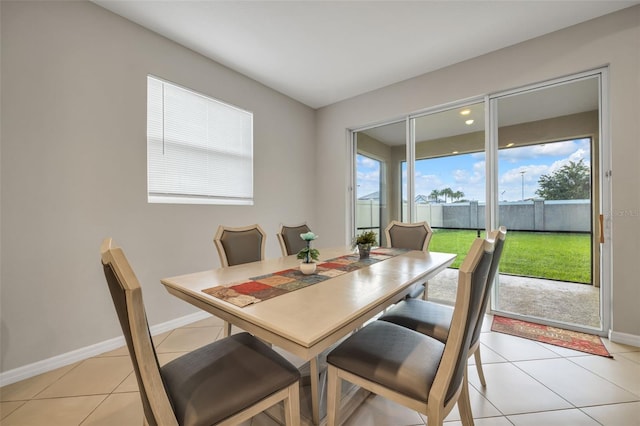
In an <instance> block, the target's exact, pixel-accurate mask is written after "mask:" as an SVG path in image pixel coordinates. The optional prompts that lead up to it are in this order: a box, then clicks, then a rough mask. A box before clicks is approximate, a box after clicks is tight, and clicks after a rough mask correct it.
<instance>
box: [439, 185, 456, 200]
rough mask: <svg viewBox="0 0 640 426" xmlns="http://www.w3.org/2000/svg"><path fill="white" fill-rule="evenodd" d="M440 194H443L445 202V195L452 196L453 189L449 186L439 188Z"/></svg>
mask: <svg viewBox="0 0 640 426" xmlns="http://www.w3.org/2000/svg"><path fill="white" fill-rule="evenodd" d="M440 195H444V202H445V203H446V202H447V196H449V198H453V189H451V188H445V189H442V190H440Z"/></svg>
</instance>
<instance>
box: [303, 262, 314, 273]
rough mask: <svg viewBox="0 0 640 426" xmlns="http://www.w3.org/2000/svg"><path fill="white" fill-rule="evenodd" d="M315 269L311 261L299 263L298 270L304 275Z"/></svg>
mask: <svg viewBox="0 0 640 426" xmlns="http://www.w3.org/2000/svg"><path fill="white" fill-rule="evenodd" d="M315 271H316V264H315V262H311V263H304V262H303V263H301V264H300V272H302V273H303V274H305V275H309V274H313V273H314V272H315Z"/></svg>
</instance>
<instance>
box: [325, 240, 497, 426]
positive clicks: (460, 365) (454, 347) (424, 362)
mask: <svg viewBox="0 0 640 426" xmlns="http://www.w3.org/2000/svg"><path fill="white" fill-rule="evenodd" d="M493 250H494V247H493V243H492V242H491V241H489V240H484V239H480V238H478V239H476V240H475V241H474V242H473V244H472V246H471V249H470V250H469V253H468V254H467V257H466V258H465V260H464V262H463V263H462V265H461V266H460V270H459V272H458V289H457V296H456V304H455V307H454V311H453V312H454V313H453V320H452V323H451V331H450V333H449V338H448V339H447V343H446V344H444V343H442V342H440V341H439V340H437V339H434V338H433V337H430V336H426V335H424V334H422V333H418V332H416V331H414V330H410V329H408V328H406V327H402V326H399V325H397V324H393V323H391V322H387V321H374V322H372V323H370V324H368V325H366V326H365V327H364V328H362V329H361V330H359V331H357V332H356V333H354V334H353V335H351V336H350V337H349V338H347V339H346V340H345V341H343V342H342V343H340V344H339V345H338V346H337V347H336V348H335V349H334V350H333V351H331V352H330V353H329V355H328V356H327V363H328V384H327V390H328V394H327V415H328V423H327V424H328V426H334V425H337V424H339V421H338V418H337V417H338V411H339V407H340V391H341V385H342V383H341V381H342V380H346V381H348V382H351V383H353V384H355V385H357V386H360V387H363V388H365V389H367V390H369V391H371V392H373V393H376V394H378V395H380V396H382V397H385V398H388V399H390V400H392V401H395V402H396V403H399V404H401V405H404V406H406V407H408V408H410V409H413V410H416V411H419V412H420V413H422V414H425V415H426V416H427V422H428V424H429V425H431V426H435V425H440V426H441V425H442V424H443V421H444V418H445V417H446V416H447V414H448V413H449V412H450V411H451V410H452V409H453V407H454V405H455V404H456V402H457V403H458V408H459V410H460V416H461V420H462V424H463V425H465V426H468V425H473V415H472V413H471V405H470V402H469V389H468V383H467V380H466V377H467V375H466V374H465V371H466V366H467V353H468V351H469V342H470V341H471V337H472V334H473V330H474V327H475V324H476V323H477V319H478V315H479V313H480V304H481V303H480V302H481V300H482V296H483V294H484V288H485V285H486V282H487V275H488V273H489V268H490V266H491V259H492V258H493Z"/></svg>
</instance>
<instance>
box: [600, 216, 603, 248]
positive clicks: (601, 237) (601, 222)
mask: <svg viewBox="0 0 640 426" xmlns="http://www.w3.org/2000/svg"><path fill="white" fill-rule="evenodd" d="M599 222H600V244H604V215H603V214H601V215H600V217H599Z"/></svg>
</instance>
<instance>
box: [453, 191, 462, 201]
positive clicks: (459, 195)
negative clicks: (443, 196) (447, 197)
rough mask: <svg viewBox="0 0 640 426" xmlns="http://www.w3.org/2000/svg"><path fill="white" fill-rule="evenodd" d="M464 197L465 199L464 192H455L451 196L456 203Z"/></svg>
mask: <svg viewBox="0 0 640 426" xmlns="http://www.w3.org/2000/svg"><path fill="white" fill-rule="evenodd" d="M462 197H464V192H462V191H455V192H454V193H453V194H451V198H453V199H454V200H456V201H460V199H461V198H462Z"/></svg>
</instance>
